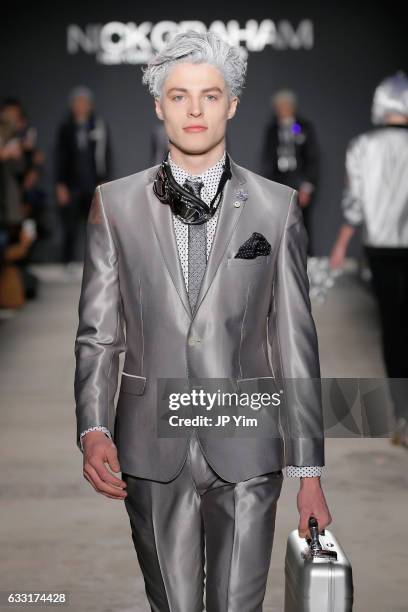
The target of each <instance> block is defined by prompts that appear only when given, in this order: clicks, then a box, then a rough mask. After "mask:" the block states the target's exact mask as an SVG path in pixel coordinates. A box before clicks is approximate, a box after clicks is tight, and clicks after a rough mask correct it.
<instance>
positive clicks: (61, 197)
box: [56, 183, 71, 206]
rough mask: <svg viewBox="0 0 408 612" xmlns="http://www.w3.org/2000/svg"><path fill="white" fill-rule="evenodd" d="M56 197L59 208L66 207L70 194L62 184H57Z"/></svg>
mask: <svg viewBox="0 0 408 612" xmlns="http://www.w3.org/2000/svg"><path fill="white" fill-rule="evenodd" d="M56 196H57V202H58V205H59V206H67V205H68V204H69V203H70V201H71V194H70V192H69V189H68V187H67V186H66V185H65V184H64V183H57V186H56Z"/></svg>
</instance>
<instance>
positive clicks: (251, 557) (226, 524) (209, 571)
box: [122, 435, 283, 612]
mask: <svg viewBox="0 0 408 612" xmlns="http://www.w3.org/2000/svg"><path fill="white" fill-rule="evenodd" d="M122 477H123V479H124V480H125V481H126V483H127V492H128V495H127V497H126V499H125V505H126V510H127V512H128V514H129V518H130V525H131V529H132V539H133V542H134V545H135V549H136V553H137V557H138V560H139V565H140V568H141V570H142V573H143V576H144V581H145V588H146V594H147V597H148V600H149V603H150V606H151V610H152V611H153V612H202V610H204V609H205V610H206V611H207V612H261V611H262V602H263V599H264V595H265V589H266V580H267V575H268V570H269V565H270V558H271V553H272V545H273V537H274V531H275V517H276V507H277V501H278V498H279V495H280V492H281V488H282V482H283V472H282V470H279V471H276V472H270V473H268V474H263V475H261V476H256V477H254V478H250V479H248V480H244V481H242V482H238V483H230V482H227V481H226V480H223V479H221V478H220V477H219V476H218V475H217V474H216V472H215V471H214V470H213V469H212V468H211V466H210V465H209V464H208V462H207V461H206V459H205V457H204V455H203V453H202V451H201V448H200V445H199V442H198V439H197V437H196V436H195V435H192V437H191V439H190V445H189V452H188V454H187V457H186V461H185V463H184V465H183V468H182V470H181V471H180V472H179V473H178V475H177V476H176V477H175V478H174V479H173V480H171V481H170V482H158V481H154V480H148V479H145V478H139V477H135V476H131V475H129V474H123V475H122ZM204 579H205V593H204ZM204 596H205V604H206V605H205V608H204V603H203V600H204Z"/></svg>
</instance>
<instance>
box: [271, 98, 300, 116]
mask: <svg viewBox="0 0 408 612" xmlns="http://www.w3.org/2000/svg"><path fill="white" fill-rule="evenodd" d="M275 112H276V114H277V115H278V117H279V119H288V118H290V117H294V115H295V107H294V105H293V103H292V102H291V101H290V100H286V99H284V98H282V99H280V100H279V99H278V100H276V102H275Z"/></svg>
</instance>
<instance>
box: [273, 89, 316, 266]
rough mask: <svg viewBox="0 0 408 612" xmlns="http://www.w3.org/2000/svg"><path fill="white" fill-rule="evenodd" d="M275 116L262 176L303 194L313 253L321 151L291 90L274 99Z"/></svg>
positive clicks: (283, 91)
mask: <svg viewBox="0 0 408 612" xmlns="http://www.w3.org/2000/svg"><path fill="white" fill-rule="evenodd" d="M272 107H273V117H272V119H271V121H270V123H269V125H268V126H267V129H266V130H265V137H264V143H263V150H262V173H263V175H264V176H265V177H266V178H269V179H271V180H272V181H277V182H278V183H283V184H284V185H288V186H289V187H292V188H293V189H296V190H297V191H298V193H299V196H298V198H299V204H300V208H301V210H302V213H303V221H304V223H305V227H306V230H307V233H308V236H309V243H308V246H309V251H308V253H309V255H310V254H312V224H311V209H312V206H313V202H314V199H315V195H316V189H317V184H318V174H319V172H318V170H319V151H318V146H317V138H316V133H315V130H314V128H313V125H312V123H311V122H310V121H308V120H307V119H305V118H304V117H302V116H301V115H300V114H299V111H298V101H297V97H296V95H295V93H294V92H293V91H291V90H290V89H280V90H279V91H277V92H276V93H275V94H274V95H273V96H272Z"/></svg>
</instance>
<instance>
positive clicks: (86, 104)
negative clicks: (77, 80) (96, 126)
mask: <svg viewBox="0 0 408 612" xmlns="http://www.w3.org/2000/svg"><path fill="white" fill-rule="evenodd" d="M71 108H72V112H73V114H74V116H75V118H76V119H78V120H84V119H87V118H88V117H89V115H90V114H91V111H92V103H91V101H90V100H89V98H88V97H87V96H75V98H74V99H73V100H72V105H71Z"/></svg>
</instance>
